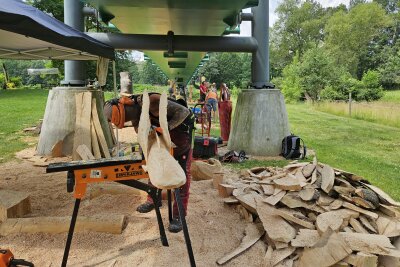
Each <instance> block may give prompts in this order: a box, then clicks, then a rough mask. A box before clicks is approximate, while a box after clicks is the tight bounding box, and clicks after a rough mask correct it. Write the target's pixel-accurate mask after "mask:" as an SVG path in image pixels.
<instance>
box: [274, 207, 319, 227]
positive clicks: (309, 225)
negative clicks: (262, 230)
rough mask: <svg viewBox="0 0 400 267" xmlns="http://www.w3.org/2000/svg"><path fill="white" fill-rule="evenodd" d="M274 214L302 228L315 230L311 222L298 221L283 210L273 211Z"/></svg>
mask: <svg viewBox="0 0 400 267" xmlns="http://www.w3.org/2000/svg"><path fill="white" fill-rule="evenodd" d="M273 212H274V214H276V215H279V216H281V217H282V218H283V219H285V220H287V221H290V222H293V223H295V224H298V225H300V226H303V227H305V228H308V229H315V226H314V224H313V223H311V222H307V221H305V220H302V219H299V218H297V217H295V216H293V215H292V214H291V213H290V212H289V211H288V210H283V209H274V211H273Z"/></svg>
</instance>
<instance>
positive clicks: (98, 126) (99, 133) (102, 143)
mask: <svg viewBox="0 0 400 267" xmlns="http://www.w3.org/2000/svg"><path fill="white" fill-rule="evenodd" d="M92 121H93V125H94V128H95V130H96V134H97V139H98V140H99V144H100V149H101V151H102V153H103V155H104V157H105V158H110V157H111V155H110V151H108V146H107V141H106V139H105V137H104V133H103V129H102V128H101V124H100V120H99V115H98V114H97V108H96V99H94V98H93V99H92ZM88 148H89V147H88Z"/></svg>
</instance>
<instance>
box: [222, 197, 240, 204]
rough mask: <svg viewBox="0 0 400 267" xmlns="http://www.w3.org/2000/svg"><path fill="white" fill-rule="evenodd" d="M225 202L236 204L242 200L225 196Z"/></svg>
mask: <svg viewBox="0 0 400 267" xmlns="http://www.w3.org/2000/svg"><path fill="white" fill-rule="evenodd" d="M224 203H225V204H227V205H236V204H239V203H240V202H239V200H237V199H236V198H235V197H227V198H224Z"/></svg>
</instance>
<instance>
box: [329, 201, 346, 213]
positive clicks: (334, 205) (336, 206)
mask: <svg viewBox="0 0 400 267" xmlns="http://www.w3.org/2000/svg"><path fill="white" fill-rule="evenodd" d="M342 205H343V201H342V200H340V199H335V200H334V201H333V202H332V203H331V204H330V205H329V209H330V210H337V209H340V208H341V207H342Z"/></svg>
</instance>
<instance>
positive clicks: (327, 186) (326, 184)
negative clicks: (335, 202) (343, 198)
mask: <svg viewBox="0 0 400 267" xmlns="http://www.w3.org/2000/svg"><path fill="white" fill-rule="evenodd" d="M321 177H322V183H321V189H322V190H323V191H324V192H325V193H329V192H330V191H331V190H332V188H333V184H334V183H335V171H334V170H333V169H332V168H331V166H329V165H325V166H324V167H323V168H322V171H321Z"/></svg>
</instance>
